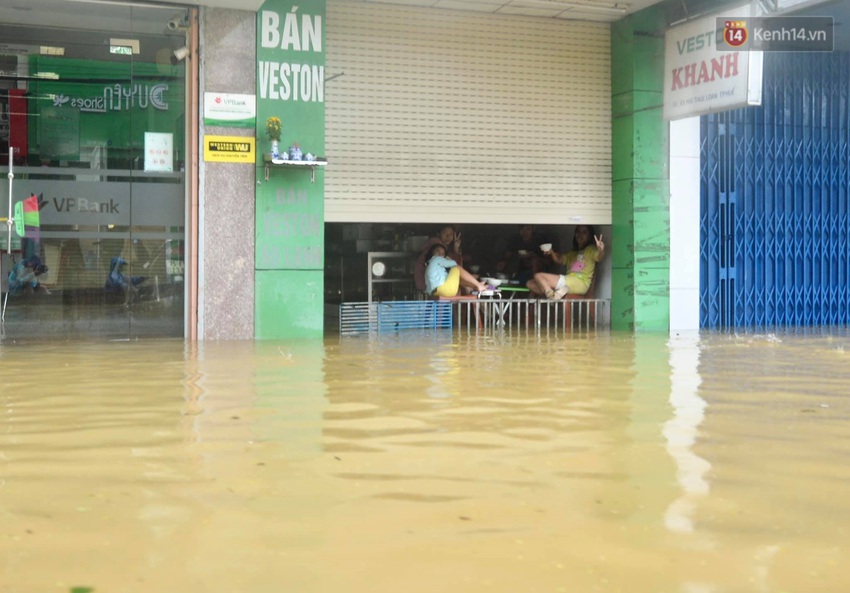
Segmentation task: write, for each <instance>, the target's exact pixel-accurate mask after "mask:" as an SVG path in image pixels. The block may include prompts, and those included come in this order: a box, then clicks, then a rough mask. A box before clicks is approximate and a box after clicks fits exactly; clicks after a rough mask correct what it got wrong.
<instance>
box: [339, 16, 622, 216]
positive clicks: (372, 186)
mask: <svg viewBox="0 0 850 593" xmlns="http://www.w3.org/2000/svg"><path fill="white" fill-rule="evenodd" d="M327 21H328V22H327V68H326V76H327V78H328V82H327V84H326V89H325V100H326V153H327V156H328V158H329V161H330V162H329V166H328V168H327V170H326V172H325V197H326V200H325V219H326V221H328V222H434V223H439V222H447V221H449V222H455V223H512V222H527V223H535V224H557V223H563V224H568V223H570V222H577V221H579V220H581V221H583V222H587V223H596V224H609V223H610V222H611V98H610V96H611V93H610V65H609V62H610V49H609V47H610V46H609V41H610V33H609V27H608V25H607V24H601V23H588V22H579V21H563V20H556V19H542V18H540V19H538V18H529V17H517V16H502V15H495V14H479V13H470V12H460V11H446V10H437V9H427V8H416V7H404V6H391V5H382V4H367V3H358V2H341V1H339V0H330V1H329V2H328V7H327Z"/></svg>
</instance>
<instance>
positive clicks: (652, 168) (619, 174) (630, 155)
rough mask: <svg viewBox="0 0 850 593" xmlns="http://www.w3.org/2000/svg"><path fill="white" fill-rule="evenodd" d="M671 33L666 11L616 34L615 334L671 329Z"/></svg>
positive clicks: (642, 15) (629, 21)
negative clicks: (667, 69)
mask: <svg viewBox="0 0 850 593" xmlns="http://www.w3.org/2000/svg"><path fill="white" fill-rule="evenodd" d="M665 27H666V22H665V20H664V14H663V12H662V11H661V10H658V9H647V10H644V11H641V12H639V13H637V14H635V15H632V16H630V17H628V18H625V19H623V20H621V21H618V22H617V23H615V24H614V25H613V26H612V33H611V60H612V64H611V75H612V80H611V92H612V111H613V113H612V117H613V122H612V134H613V138H612V146H613V155H612V157H613V163H612V182H613V184H612V185H613V186H612V192H613V193H612V222H613V230H612V257H613V261H612V276H613V277H612V295H611V307H612V310H611V326H612V328H613V329H630V330H634V331H655V330H664V331H667V330H668V329H669V323H670V208H669V207H670V201H669V185H668V183H669V182H668V176H669V175H668V174H669V171H668V125H667V122H666V121H665V120H664V119H663V117H662V105H663V103H662V100H663V81H664V71H663V66H664V38H663V32H664V29H665Z"/></svg>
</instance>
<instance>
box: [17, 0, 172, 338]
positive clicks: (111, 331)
mask: <svg viewBox="0 0 850 593" xmlns="http://www.w3.org/2000/svg"><path fill="white" fill-rule="evenodd" d="M59 4H60V5H67V14H65V15H62V14H57V9H56V7H55V3H51V5H50V8H49V10H48V9H47V7H46V6H45V7H44V10H41V11H40V10H39V1H38V0H35V1H34V2H33V12H35V13H38V14H39V23H38V25H35V24H30V23H24V22H20V23H14V22H9V21H8V20H7V21H3V20H2V18H0V22H3V24H2V25H0V39H2V40H3V42H2V43H0V114H2V115H0V174H2V176H3V179H6V178H7V177H8V175H7V174H8V172H9V169H10V163H9V153H10V147H11V149H12V155H13V157H12V163H11V170H12V173H13V178H12V180H11V183H10V184H9V185H10V187H11V208H10V206H9V204H10V200H9V199H8V198H9V193H8V191H6V192H3V194H2V195H3V199H0V219H6V218H9V217H10V216H11V217H13V218H16V219H17V222H18V223H20V222H21V218H22V216H21V215H23V218H24V219H26V222H27V223H28V226H27V227H26V229H25V230H24V232H23V234H20V233H18V232H17V230H16V229H15V226H14V225H12V226H11V227H8V226H7V223H5V222H4V223H3V226H2V227H0V228H2V230H3V233H2V236H0V248H2V252H3V254H4V257H3V259H4V269H3V276H4V280H6V281H7V282H8V283H9V286H8V290H7V293H6V294H8V302H4V303H3V304H5V316H4V322H3V335H4V336H5V337H7V338H9V337H12V338H25V337H32V338H39V337H55V336H61V337H83V338H84V337H92V338H110V339H122V338H127V339H129V338H137V337H181V336H182V335H183V332H184V286H185V265H184V263H185V252H184V244H185V178H184V159H185V150H184V146H185V122H186V117H185V62H182V61H178V60H174V59H173V54H174V50H175V49H177V48H179V47H181V46H183V45H184V44H185V32H184V31H182V30H180V29H181V28H180V27H178V28H176V29H175V28H172V27H169V26H168V23H169V22H170V21H171V22H174V19H175V16H176V17H177V18H178V21H177V22H179V16H180V15H179V13H178V14H177V15H175V9H174V8H173V7H172V8H170V9H163V8H157V7H139V6H119V5H115V4H89V3H76V2H64V3H59ZM59 12H60V13H61V12H62V10H59ZM80 12H83V13H89V14H88V18H82V19H81V18H80V17H81V16H84V15H81V14H79V13H80ZM63 16H64V18H63ZM0 17H4V15H0ZM51 21H54V22H51ZM74 24H76V26H71V25H74ZM18 204H23V205H24V207H23V208H22V207H21V206H19V205H18ZM16 211H17V214H18V216H16ZM38 266H42V267H41V268H39V267H38ZM36 269H40V270H42V271H43V273H41V274H38V275H37V276H34V275H33V273H32V272H33V271H34V270H36ZM21 278H23V279H24V281H23V282H22V281H21ZM6 294H4V295H3V296H4V301H5V300H6Z"/></svg>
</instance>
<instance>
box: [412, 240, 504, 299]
mask: <svg viewBox="0 0 850 593" xmlns="http://www.w3.org/2000/svg"><path fill="white" fill-rule="evenodd" d="M426 258H427V261H428V263H427V265H426V266H425V291H426V292H427V293H428V294H429V295H432V296H438V297H453V296H457V295H458V293H459V292H460V289H461V287H465V288H468V289H471V290H477V291H478V292H479V293H481V292H483V291H485V290H487V289H488V288H489V287H488V286H487V285H486V284H484V283H483V282H479V281H478V279H477V278H476V277H475V276H473V275H472V274H470V273H469V272H467V271H466V270H464V269H463V268H462V267H460V266H459V265H458V263H457V262H456V261H455V260H453V259H449V258H447V257H446V248H445V247H443V245H441V244H439V243H435V244H434V245H432V246H431V248H430V249H429V250H428V253H427V254H426Z"/></svg>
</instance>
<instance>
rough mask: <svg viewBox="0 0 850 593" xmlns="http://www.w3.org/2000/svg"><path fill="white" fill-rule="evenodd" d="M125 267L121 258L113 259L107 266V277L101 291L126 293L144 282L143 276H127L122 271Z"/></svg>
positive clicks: (124, 262) (124, 261)
mask: <svg viewBox="0 0 850 593" xmlns="http://www.w3.org/2000/svg"><path fill="white" fill-rule="evenodd" d="M126 265H127V260H125V259H124V258H123V257H121V256H116V257H113V258H112V260H111V262H110V265H109V275H108V276H107V277H106V283H105V284H104V285H103V289H104V290H106V291H109V292H126V291H127V290H130V289H133V290H135V289H136V287H137V286H138V285H139V284H141V283H142V282H144V281H145V277H144V276H128V275H127V273H126V272H125V271H124V266H126Z"/></svg>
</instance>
